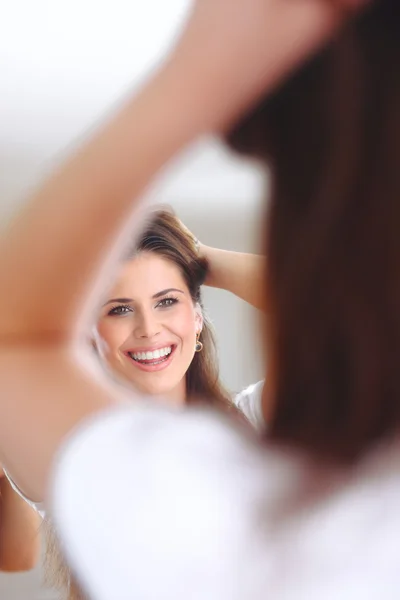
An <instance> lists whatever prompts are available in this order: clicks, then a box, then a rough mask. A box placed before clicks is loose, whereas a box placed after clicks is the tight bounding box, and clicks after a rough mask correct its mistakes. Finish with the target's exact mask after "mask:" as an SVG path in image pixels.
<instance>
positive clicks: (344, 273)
mask: <svg viewBox="0 0 400 600" xmlns="http://www.w3.org/2000/svg"><path fill="white" fill-rule="evenodd" d="M321 1H322V0H321ZM229 142H230V144H231V145H232V146H233V148H235V149H236V150H239V151H240V152H244V153H246V154H250V155H252V156H255V157H258V158H261V159H262V160H263V161H265V162H266V163H268V164H269V165H270V166H271V169H272V175H273V194H272V199H271V204H270V205H269V208H268V218H267V221H268V236H267V238H268V241H267V247H266V251H267V255H268V274H267V277H268V282H269V285H268V290H269V291H268V294H269V297H270V298H271V307H272V308H271V318H270V320H269V323H268V328H269V330H268V338H269V340H270V342H271V352H270V355H271V356H272V365H271V366H272V369H269V371H272V378H273V388H274V394H275V398H274V400H275V413H274V415H273V419H272V422H271V423H270V434H271V437H272V438H273V439H275V440H277V441H280V442H285V443H289V444H292V445H296V446H297V447H302V448H304V449H306V450H308V451H310V452H311V453H312V454H313V455H314V456H323V457H325V458H326V459H333V460H335V461H337V460H351V459H353V458H355V457H357V456H359V455H360V454H362V453H363V452H365V451H366V450H367V449H368V448H369V447H370V446H371V445H372V444H373V443H374V442H375V441H377V440H380V439H383V438H386V437H388V436H389V435H390V434H391V433H394V432H395V431H396V430H397V429H398V428H399V425H400V2H398V0H378V1H376V2H371V3H370V5H369V6H368V7H367V9H365V11H364V12H363V13H361V14H360V15H359V16H357V17H356V18H355V19H354V20H352V21H351V22H349V23H348V24H347V26H346V27H345V28H344V29H343V30H342V31H341V32H340V33H339V34H338V35H337V37H336V38H335V39H334V40H333V41H332V42H331V43H330V44H329V45H328V46H327V47H326V48H325V49H324V50H323V51H322V52H321V53H320V54H319V55H318V56H316V57H314V58H313V59H312V60H310V61H309V63H308V64H306V65H305V66H304V67H303V68H302V69H301V70H300V71H299V72H297V73H296V74H295V75H294V76H293V77H292V78H291V79H290V80H289V81H288V82H287V83H285V84H284V85H283V86H282V87H281V88H280V89H279V90H277V92H276V93H275V94H274V95H273V96H272V97H269V98H268V99H267V100H265V101H263V102H262V103H261V104H260V105H259V106H258V107H257V108H256V110H254V111H253V113H252V114H250V115H248V116H247V117H246V118H245V119H244V121H243V122H242V123H240V124H239V125H238V126H237V127H236V128H235V130H234V131H232V132H231V134H230V136H229Z"/></svg>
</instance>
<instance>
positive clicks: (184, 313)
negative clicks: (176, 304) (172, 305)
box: [171, 306, 196, 345]
mask: <svg viewBox="0 0 400 600" xmlns="http://www.w3.org/2000/svg"><path fill="white" fill-rule="evenodd" d="M172 328H173V330H174V333H175V334H176V335H177V336H178V337H179V338H180V339H181V340H182V343H183V344H184V345H186V344H192V342H193V345H194V340H195V338H196V314H195V312H194V310H193V308H192V307H191V306H185V307H182V309H181V310H180V311H179V314H178V312H177V313H176V314H175V315H174V321H173V323H171V329H172Z"/></svg>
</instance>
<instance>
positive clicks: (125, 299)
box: [103, 288, 185, 306]
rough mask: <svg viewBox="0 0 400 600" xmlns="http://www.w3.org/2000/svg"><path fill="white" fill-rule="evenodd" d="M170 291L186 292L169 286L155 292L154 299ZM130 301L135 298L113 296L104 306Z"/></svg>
mask: <svg viewBox="0 0 400 600" xmlns="http://www.w3.org/2000/svg"><path fill="white" fill-rule="evenodd" d="M170 292H178V293H179V294H184V293H185V292H184V291H183V290H178V288H167V289H166V290H161V292H157V294H154V295H153V296H152V299H153V300H155V299H156V298H160V297H161V296H165V295H166V294H169V293H170ZM130 302H134V300H133V298H111V299H110V300H107V302H105V303H104V304H103V306H107V304H129V303H130Z"/></svg>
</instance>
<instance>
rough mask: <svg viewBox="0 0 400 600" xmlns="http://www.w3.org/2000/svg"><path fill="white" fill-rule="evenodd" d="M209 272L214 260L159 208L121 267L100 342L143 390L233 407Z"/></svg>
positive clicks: (114, 366) (117, 370) (103, 315)
mask: <svg viewBox="0 0 400 600" xmlns="http://www.w3.org/2000/svg"><path fill="white" fill-rule="evenodd" d="M206 273H207V261H206V260H205V259H204V258H201V257H200V255H199V253H198V251H197V249H196V247H195V245H194V243H193V240H192V237H191V236H190V234H189V233H188V232H186V231H185V230H184V228H183V227H182V226H181V224H180V221H179V220H178V219H177V217H175V216H174V215H173V214H172V213H171V212H169V211H167V210H160V211H157V212H156V213H155V214H153V215H152V216H151V220H150V221H149V223H148V225H147V227H146V228H145V231H144V233H143V235H142V236H141V239H140V241H139V243H138V244H137V245H135V247H134V248H133V249H130V250H129V251H128V253H127V254H126V255H125V258H124V260H123V262H122V263H121V265H120V269H119V272H118V273H117V277H116V280H115V283H114V285H113V286H112V289H111V290H110V293H109V298H108V300H107V301H106V303H105V304H104V305H103V306H102V308H101V312H100V315H99V318H98V324H97V329H96V333H95V344H96V347H97V349H98V351H99V354H100V355H101V357H102V358H103V360H104V362H105V364H106V365H107V366H108V367H109V368H110V369H111V370H112V372H113V373H114V374H117V375H118V376H119V377H122V379H123V380H124V381H126V382H128V383H129V384H133V385H134V386H135V387H136V388H138V389H139V390H140V391H141V392H144V393H146V394H153V395H158V396H160V397H161V396H162V397H163V398H164V399H165V400H166V401H167V402H168V403H170V404H178V405H182V404H185V403H186V402H187V401H193V400H194V399H195V397H196V396H201V397H202V398H203V399H204V398H206V399H207V400H206V401H208V402H210V403H212V404H217V405H219V406H221V407H223V408H225V409H227V408H229V407H230V406H231V405H232V403H231V401H230V397H229V394H228V393H227V392H226V391H225V390H224V389H223V387H222V385H221V383H220V382H219V373H218V361H217V355H216V347H215V341H214V336H213V332H212V329H211V326H210V323H209V322H208V320H207V318H206V317H205V315H204V313H203V307H202V301H201V293H200V286H201V285H202V284H203V283H204V281H205V278H206ZM196 349H197V352H196ZM203 401H204V400H203Z"/></svg>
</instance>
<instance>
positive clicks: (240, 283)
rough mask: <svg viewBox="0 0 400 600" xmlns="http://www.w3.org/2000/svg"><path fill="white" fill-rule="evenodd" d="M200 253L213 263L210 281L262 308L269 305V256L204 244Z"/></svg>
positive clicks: (265, 308) (207, 283)
mask: <svg viewBox="0 0 400 600" xmlns="http://www.w3.org/2000/svg"><path fill="white" fill-rule="evenodd" d="M200 253H201V255H202V256H204V257H205V258H206V259H207V262H208V266H209V272H208V276H207V279H206V282H205V284H206V285H209V286H211V287H215V288H219V289H222V290H226V291H228V292H232V294H235V296H238V297H239V298H241V299H242V300H244V301H245V302H248V303H249V304H252V305H253V306H255V307H256V308H258V309H260V310H267V309H268V298H267V292H266V289H265V274H266V268H267V267H266V258H265V256H259V255H257V254H247V253H245V252H232V251H230V250H220V249H219V248H212V247H210V246H203V245H201V246H200Z"/></svg>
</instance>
